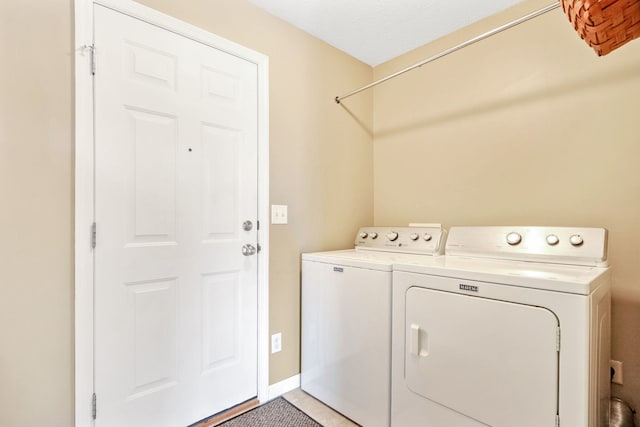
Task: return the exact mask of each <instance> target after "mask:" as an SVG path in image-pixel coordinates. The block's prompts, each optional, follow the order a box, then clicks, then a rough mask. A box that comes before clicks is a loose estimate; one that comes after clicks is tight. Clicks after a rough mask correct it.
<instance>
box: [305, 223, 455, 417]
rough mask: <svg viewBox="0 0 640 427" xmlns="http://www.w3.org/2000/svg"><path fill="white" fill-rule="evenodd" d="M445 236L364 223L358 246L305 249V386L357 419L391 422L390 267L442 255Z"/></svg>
mask: <svg viewBox="0 0 640 427" xmlns="http://www.w3.org/2000/svg"><path fill="white" fill-rule="evenodd" d="M444 236H445V232H444V231H443V230H442V229H441V227H439V226H438V227H364V228H361V229H360V230H359V232H358V234H357V236H356V240H355V248H354V249H350V250H344V251H331V252H318V253H308V254H303V255H302V334H301V335H302V370H301V388H302V390H304V391H305V392H307V393H309V394H311V395H312V396H314V397H315V398H317V399H318V400H320V401H322V402H324V403H325V404H327V405H328V406H330V407H332V408H333V409H335V410H336V411H338V412H340V413H342V414H343V415H345V416H346V417H348V418H350V419H352V420H353V421H355V422H357V423H358V424H361V425H363V426H367V427H377V426H380V427H382V426H385V427H386V426H389V423H390V406H391V397H390V393H391V279H392V272H391V266H392V265H393V264H394V263H398V262H418V261H419V260H423V259H425V258H433V257H434V256H435V255H439V254H441V253H442V252H443V250H444V243H443V238H444Z"/></svg>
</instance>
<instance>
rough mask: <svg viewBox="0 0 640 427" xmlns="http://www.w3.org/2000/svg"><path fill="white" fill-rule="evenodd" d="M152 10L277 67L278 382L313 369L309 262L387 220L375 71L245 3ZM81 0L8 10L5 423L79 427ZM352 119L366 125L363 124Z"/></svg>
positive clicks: (2, 145) (1, 27)
mask: <svg viewBox="0 0 640 427" xmlns="http://www.w3.org/2000/svg"><path fill="white" fill-rule="evenodd" d="M143 3H145V4H147V5H149V6H152V7H154V8H156V9H159V10H161V11H163V12H165V13H169V14H171V15H174V16H176V17H177V18H179V19H182V20H185V21H188V22H190V23H192V24H195V25H197V26H199V27H202V28H204V29H206V30H209V31H211V32H213V33H216V34H218V35H221V36H223V37H226V38H228V39H231V40H233V41H235V42H237V43H240V44H242V45H245V46H247V47H249V48H252V49H254V50H257V51H259V52H262V53H264V54H266V55H268V56H269V57H270V114H271V119H270V127H271V132H270V138H271V150H270V157H271V158H270V161H271V177H270V179H271V188H270V191H271V201H272V203H277V204H287V205H288V206H289V217H290V223H289V224H288V225H284V226H272V227H271V265H270V269H271V275H270V282H271V283H270V286H271V288H270V311H271V314H270V326H269V329H270V330H271V332H282V334H283V351H282V352H281V353H278V354H276V355H273V356H272V357H271V360H270V364H271V366H270V383H272V384H273V383H275V382H278V381H280V380H282V379H285V378H288V377H290V376H292V375H295V374H297V373H298V372H299V357H300V354H299V320H300V316H299V313H300V307H299V299H300V269H299V263H300V253H301V252H305V251H312V250H320V249H332V248H338V247H346V246H349V245H351V244H352V243H351V242H352V238H353V237H352V236H353V235H354V233H355V231H356V230H357V227H358V226H360V225H362V224H371V223H372V222H373V215H372V212H373V184H372V181H373V170H372V164H373V161H372V156H373V151H372V146H371V140H372V130H371V129H372V99H371V94H369V95H366V96H364V97H362V98H361V99H359V100H357V101H356V102H354V103H351V104H350V107H349V108H350V109H351V111H347V110H346V109H345V108H344V107H339V106H337V105H336V104H335V103H334V102H333V98H334V97H335V96H336V95H337V94H338V93H340V92H344V91H345V90H347V89H350V88H351V87H353V86H359V85H361V84H364V83H367V82H369V81H370V80H371V77H372V69H371V67H369V66H367V65H364V64H362V63H360V62H358V61H356V60H355V59H353V58H351V57H349V56H347V55H345V54H343V53H341V52H340V51H338V50H336V49H334V48H331V47H329V46H328V45H326V44H324V43H321V42H320V41H318V40H316V39H314V38H312V37H310V36H308V35H306V34H304V33H303V32H301V31H299V30H297V29H296V28H294V27H292V26H290V25H287V24H285V23H283V22H282V21H280V20H277V19H275V18H274V17H272V16H271V15H268V14H267V13H265V12H262V11H261V10H259V9H257V8H255V7H253V6H252V5H250V4H249V3H248V2H247V1H245V0H215V1H212V0H183V1H174V0H171V1H168V0H164V1H163V0H145V1H144V2H143ZM72 16H73V1H72V0H47V1H44V2H43V1H36V0H4V1H2V2H0V43H1V45H0V52H2V64H3V65H2V66H1V67H0V94H1V95H0V195H1V199H2V209H0V227H1V228H2V232H1V233H0V234H1V235H2V244H1V245H0V260H1V261H0V266H1V267H2V268H1V271H2V279H1V282H0V339H1V344H0V408H1V409H0V425H2V426H12V427H21V426H34V425H47V426H51V427H58V426H60V427H68V426H70V425H72V424H73V410H74V409H73V381H74V365H73V363H74V361H73V340H74V338H73V292H74V288H73V277H72V276H73V262H74V260H73V191H74V184H73V173H74V172H73V170H74V169H73V144H74V141H73V104H72V99H73V75H72V66H73V54H72V51H73V41H72V34H73V32H72V29H73V18H72ZM351 114H353V115H355V116H357V117H358V119H359V121H358V120H355V119H354V118H353V117H352V116H351Z"/></svg>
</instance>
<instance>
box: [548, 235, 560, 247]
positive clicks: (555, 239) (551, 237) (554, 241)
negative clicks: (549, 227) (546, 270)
mask: <svg viewBox="0 0 640 427" xmlns="http://www.w3.org/2000/svg"><path fill="white" fill-rule="evenodd" d="M559 242H560V239H559V238H558V236H556V235H555V234H549V235H548V236H547V243H548V244H550V245H551V246H555V245H557V244H558V243H559Z"/></svg>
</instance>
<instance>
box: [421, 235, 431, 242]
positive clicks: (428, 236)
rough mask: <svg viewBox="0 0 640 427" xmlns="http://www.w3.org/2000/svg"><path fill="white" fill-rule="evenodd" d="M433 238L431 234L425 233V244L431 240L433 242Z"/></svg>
mask: <svg viewBox="0 0 640 427" xmlns="http://www.w3.org/2000/svg"><path fill="white" fill-rule="evenodd" d="M431 237H432V236H431V234H429V233H424V236H422V238H423V239H424V241H425V242H428V241H429V240H431Z"/></svg>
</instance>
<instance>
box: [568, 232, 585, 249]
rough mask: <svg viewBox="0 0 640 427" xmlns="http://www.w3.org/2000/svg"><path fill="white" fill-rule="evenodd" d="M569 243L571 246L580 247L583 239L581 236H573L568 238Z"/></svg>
mask: <svg viewBox="0 0 640 427" xmlns="http://www.w3.org/2000/svg"><path fill="white" fill-rule="evenodd" d="M569 242H571V244H572V245H573V246H582V244H583V243H584V239H583V238H582V236H581V235H579V234H574V235H573V236H571V237H569Z"/></svg>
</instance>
